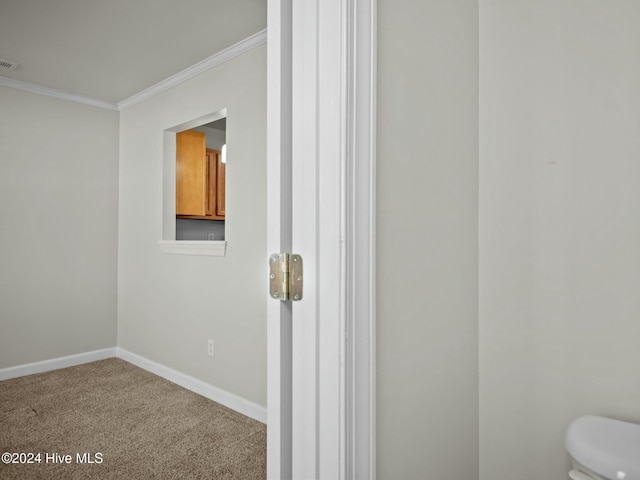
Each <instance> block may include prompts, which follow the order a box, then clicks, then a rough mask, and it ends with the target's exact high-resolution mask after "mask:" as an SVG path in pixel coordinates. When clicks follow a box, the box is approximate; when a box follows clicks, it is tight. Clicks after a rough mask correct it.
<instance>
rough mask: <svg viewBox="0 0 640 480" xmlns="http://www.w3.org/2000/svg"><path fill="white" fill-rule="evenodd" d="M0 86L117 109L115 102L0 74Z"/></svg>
mask: <svg viewBox="0 0 640 480" xmlns="http://www.w3.org/2000/svg"><path fill="white" fill-rule="evenodd" d="M0 86H3V87H9V88H15V89H17V90H23V91H25V92H30V93H36V94H38V95H46V96H48V97H54V98H59V99H61V100H67V101H69V102H75V103H82V104H84V105H89V106H92V107H98V108H106V109H107V110H116V111H117V110H118V105H116V104H115V103H111V102H105V101H103V100H97V99H95V98H91V97H85V96H82V95H76V94H75V93H69V92H65V91H63V90H56V89H55V88H49V87H43V86H42V85H36V84H35V83H29V82H23V81H21V80H14V79H13V78H7V77H2V76H0Z"/></svg>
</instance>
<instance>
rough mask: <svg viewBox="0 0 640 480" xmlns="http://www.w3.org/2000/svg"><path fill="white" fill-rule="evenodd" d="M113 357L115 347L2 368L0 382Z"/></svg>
mask: <svg viewBox="0 0 640 480" xmlns="http://www.w3.org/2000/svg"><path fill="white" fill-rule="evenodd" d="M115 356H116V347H111V348H104V349H102V350H94V351H93V352H86V353H78V354H77V355H69V356H66V357H59V358H52V359H51V360H44V361H42V362H33V363H26V364H24V365H17V366H15V367H9V368H3V369H0V381H1V380H9V379H11V378H17V377H24V376H25V375H33V374H34V373H44V372H49V371H51V370H58V369H59V368H67V367H75V366H76V365H82V364H83V363H90V362H96V361H98V360H104V359H106V358H113V357H115Z"/></svg>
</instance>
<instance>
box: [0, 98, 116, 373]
mask: <svg viewBox="0 0 640 480" xmlns="http://www.w3.org/2000/svg"><path fill="white" fill-rule="evenodd" d="M0 138H1V139H2V140H1V141H0V219H2V220H1V222H2V223H1V225H2V226H1V227H0V232H1V237H2V240H1V241H0V247H1V248H0V325H1V326H2V331H1V332H0V368H7V367H11V366H16V365H22V364H25V363H30V362H35V361H41V360H48V359H51V358H56V357H61V356H66V355H71V354H76V353H84V352H88V351H92V350H98V349H102V348H107V347H114V346H115V343H116V258H117V212H118V113H117V112H113V111H108V110H102V109H98V108H94V107H88V106H84V105H79V104H75V103H71V102H67V101H63V100H57V99H54V98H50V97H45V96H41V95H35V94H31V93H26V92H22V91H19V90H14V89H10V88H6V87H0Z"/></svg>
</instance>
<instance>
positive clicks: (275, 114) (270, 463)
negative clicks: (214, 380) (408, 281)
mask: <svg viewBox="0 0 640 480" xmlns="http://www.w3.org/2000/svg"><path fill="white" fill-rule="evenodd" d="M268 5H269V6H268V41H267V52H268V53H267V59H268V61H267V62H268V63H267V78H268V86H267V92H268V93H267V98H268V107H267V117H268V121H267V125H268V129H267V144H268V148H267V157H268V160H267V162H268V192H269V193H268V201H267V209H268V234H267V237H268V241H267V245H268V252H267V254H270V253H276V252H290V253H302V254H303V256H304V261H305V290H306V291H305V294H304V295H305V297H304V299H303V301H302V302H296V303H294V304H291V303H283V302H276V301H274V300H272V299H269V300H267V301H268V308H267V311H268V319H267V321H268V366H267V370H268V387H267V390H268V394H267V402H268V406H267V410H268V414H267V415H268V428H267V477H268V478H273V479H275V478H283V479H285V478H340V479H346V478H356V477H357V478H369V479H373V478H375V240H374V239H375V68H376V65H375V54H376V52H375V44H376V30H375V25H376V18H375V16H376V3H375V0H296V1H295V2H292V0H269V4H268ZM292 179H294V180H295V182H292ZM292 183H294V187H293V188H292V187H291V184H292ZM267 258H268V257H267V255H265V271H266V259H267ZM265 280H266V274H265ZM265 285H266V281H265ZM266 291H267V289H266V286H265V292H266ZM267 297H268V296H267ZM292 344H293V347H292Z"/></svg>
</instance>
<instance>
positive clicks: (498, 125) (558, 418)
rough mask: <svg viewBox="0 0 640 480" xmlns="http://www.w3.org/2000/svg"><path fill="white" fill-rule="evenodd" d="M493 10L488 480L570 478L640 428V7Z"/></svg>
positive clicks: (511, 5)
mask: <svg viewBox="0 0 640 480" xmlns="http://www.w3.org/2000/svg"><path fill="white" fill-rule="evenodd" d="M480 3H481V9H480V59H481V67H480V112H481V115H480V126H481V134H480V138H481V143H480V145H481V148H480V447H481V448H480V464H481V475H480V478H481V479H483V480H511V479H513V478H518V479H519V480H529V479H531V480H533V479H538V478H544V479H546V480H561V479H565V478H567V476H566V472H567V466H568V463H567V462H568V460H567V457H566V454H565V452H564V446H563V438H564V431H565V428H566V427H567V425H568V423H569V422H570V421H571V420H572V419H573V418H575V417H577V416H579V415H583V414H597V415H607V416H612V417H616V418H621V419H628V420H634V421H636V422H640V402H639V401H638V399H639V398H640V380H639V376H638V366H639V365H640V348H639V344H638V339H639V338H640V295H639V294H638V292H640V188H639V182H640V161H639V159H640V56H639V55H638V51H639V49H640V29H638V25H640V3H638V2H637V1H636V0H619V1H616V2H601V1H599V0H564V1H562V2H558V1H556V0H539V1H536V2H531V1H529V0H483V1H482V2H480Z"/></svg>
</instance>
